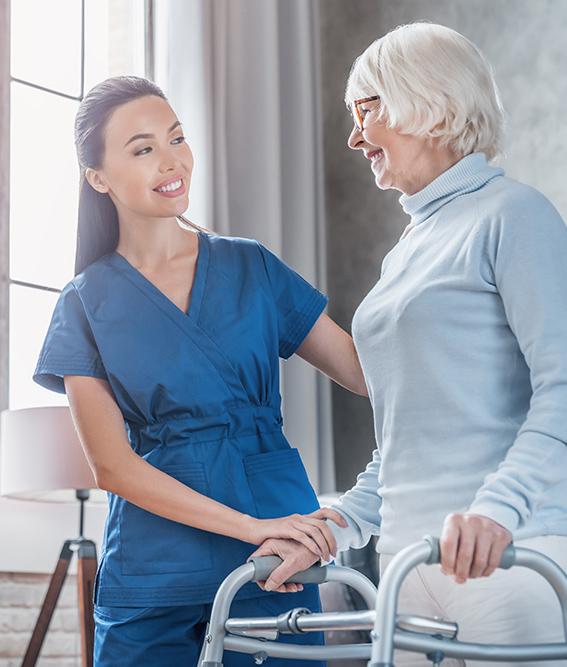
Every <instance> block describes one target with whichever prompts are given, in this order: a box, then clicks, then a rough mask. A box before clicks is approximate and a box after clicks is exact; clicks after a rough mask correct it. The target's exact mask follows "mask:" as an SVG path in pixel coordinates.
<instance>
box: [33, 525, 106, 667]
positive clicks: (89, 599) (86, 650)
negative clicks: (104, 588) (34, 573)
mask: <svg viewBox="0 0 567 667" xmlns="http://www.w3.org/2000/svg"><path fill="white" fill-rule="evenodd" d="M74 551H77V556H78V561H77V594H78V606H79V614H80V627H81V665H82V667H93V649H94V617H93V611H94V609H93V607H94V605H93V592H94V580H95V576H96V569H97V558H96V545H95V543H94V542H92V541H91V540H86V539H85V538H83V537H81V538H79V539H78V540H66V541H65V542H64V544H63V547H62V549H61V553H60V554H59V560H58V561H57V565H56V566H55V570H54V571H53V574H52V575H51V579H50V581H49V586H48V588H47V592H46V594H45V598H44V599H43V604H42V607H41V610H40V612H39V616H38V617H37V621H36V623H35V627H34V629H33V632H32V635H31V637H30V640H29V642H28V646H27V649H26V653H25V655H24V659H23V662H22V667H35V665H36V663H37V659H38V657H39V654H40V651H41V647H42V646H43V642H44V640H45V635H46V634H47V630H48V629H49V624H50V623H51V619H52V617H53V612H54V611H55V607H56V606H57V601H58V600H59V595H60V594H61V590H62V589H63V585H64V584H65V579H66V578H67V572H68V570H69V565H70V564H71V558H72V557H73V552H74Z"/></svg>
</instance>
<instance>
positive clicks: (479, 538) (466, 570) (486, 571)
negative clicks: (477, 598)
mask: <svg viewBox="0 0 567 667" xmlns="http://www.w3.org/2000/svg"><path fill="white" fill-rule="evenodd" d="M511 541H512V533H511V532H510V531H509V530H508V529H507V528H504V526H501V525H500V524H499V523H497V522H496V521H494V520H493V519H489V518H488V517H486V516H482V515H480V514H472V513H468V512H465V513H464V514H449V515H448V516H447V517H446V518H445V522H444V523H443V531H442V533H441V539H440V547H441V571H442V572H443V574H449V575H454V576H455V581H456V582H457V583H458V584H464V583H465V581H466V580H467V579H475V578H477V577H488V576H489V575H491V574H492V573H493V572H494V570H495V569H496V568H497V567H498V565H499V563H500V559H501V558H502V553H503V551H504V549H505V548H506V547H507V546H508V545H509V544H510V542H511Z"/></svg>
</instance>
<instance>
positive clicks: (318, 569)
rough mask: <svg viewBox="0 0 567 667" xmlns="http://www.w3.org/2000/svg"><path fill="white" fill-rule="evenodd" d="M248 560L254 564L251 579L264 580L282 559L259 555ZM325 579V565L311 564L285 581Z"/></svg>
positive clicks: (307, 582)
mask: <svg viewBox="0 0 567 667" xmlns="http://www.w3.org/2000/svg"><path fill="white" fill-rule="evenodd" d="M250 562H251V563H253V564H254V578H253V579H252V581H265V580H266V579H267V578H268V577H269V576H270V574H272V572H273V571H274V570H275V569H276V567H278V566H279V565H281V564H282V562H283V561H282V559H281V558H279V557H278V556H259V557H254V558H250ZM326 579H327V566H323V567H322V566H321V565H313V566H312V567H310V568H309V569H307V570H303V571H302V572H297V573H296V574H294V575H293V576H292V577H290V578H289V579H287V581H286V583H294V584H321V583H323V582H324V581H326Z"/></svg>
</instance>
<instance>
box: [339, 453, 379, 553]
mask: <svg viewBox="0 0 567 667" xmlns="http://www.w3.org/2000/svg"><path fill="white" fill-rule="evenodd" d="M379 472H380V454H379V452H378V450H377V449H375V450H374V451H373V452H372V460H371V461H369V463H368V464H367V466H366V469H365V470H363V471H362V472H361V473H360V474H359V475H358V477H357V478H356V484H355V485H354V486H353V487H352V489H350V490H349V491H347V492H346V493H344V494H343V495H342V496H341V497H340V498H339V499H338V500H337V502H336V503H335V504H333V505H331V509H334V510H336V511H337V512H339V513H340V514H341V515H342V516H343V517H344V518H345V519H346V521H347V523H348V527H347V528H343V527H341V526H337V524H336V523H335V522H334V521H331V520H329V519H328V520H327V523H328V524H329V527H330V529H331V530H332V531H333V534H334V536H335V539H336V540H337V547H338V549H339V551H344V550H345V549H349V548H350V547H354V548H355V549H361V548H362V547H364V546H366V545H367V544H368V542H369V540H370V538H371V537H372V535H379V534H380V513H379V512H380V505H381V504H382V499H381V498H380V495H379V482H378V475H379Z"/></svg>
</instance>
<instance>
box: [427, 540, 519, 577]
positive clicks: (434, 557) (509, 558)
mask: <svg viewBox="0 0 567 667" xmlns="http://www.w3.org/2000/svg"><path fill="white" fill-rule="evenodd" d="M423 539H424V540H426V541H427V542H429V544H430V545H431V556H430V557H429V559H428V560H427V563H428V565H431V564H433V563H440V562H441V550H440V547H439V538H438V537H432V536H431V535H425V536H424V538H423ZM515 561H516V549H515V548H514V545H513V544H509V545H508V546H507V547H506V548H505V549H504V551H503V553H502V558H501V559H500V565H499V566H498V567H501V568H502V569H503V570H507V569H508V568H510V567H512V565H514V563H515Z"/></svg>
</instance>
